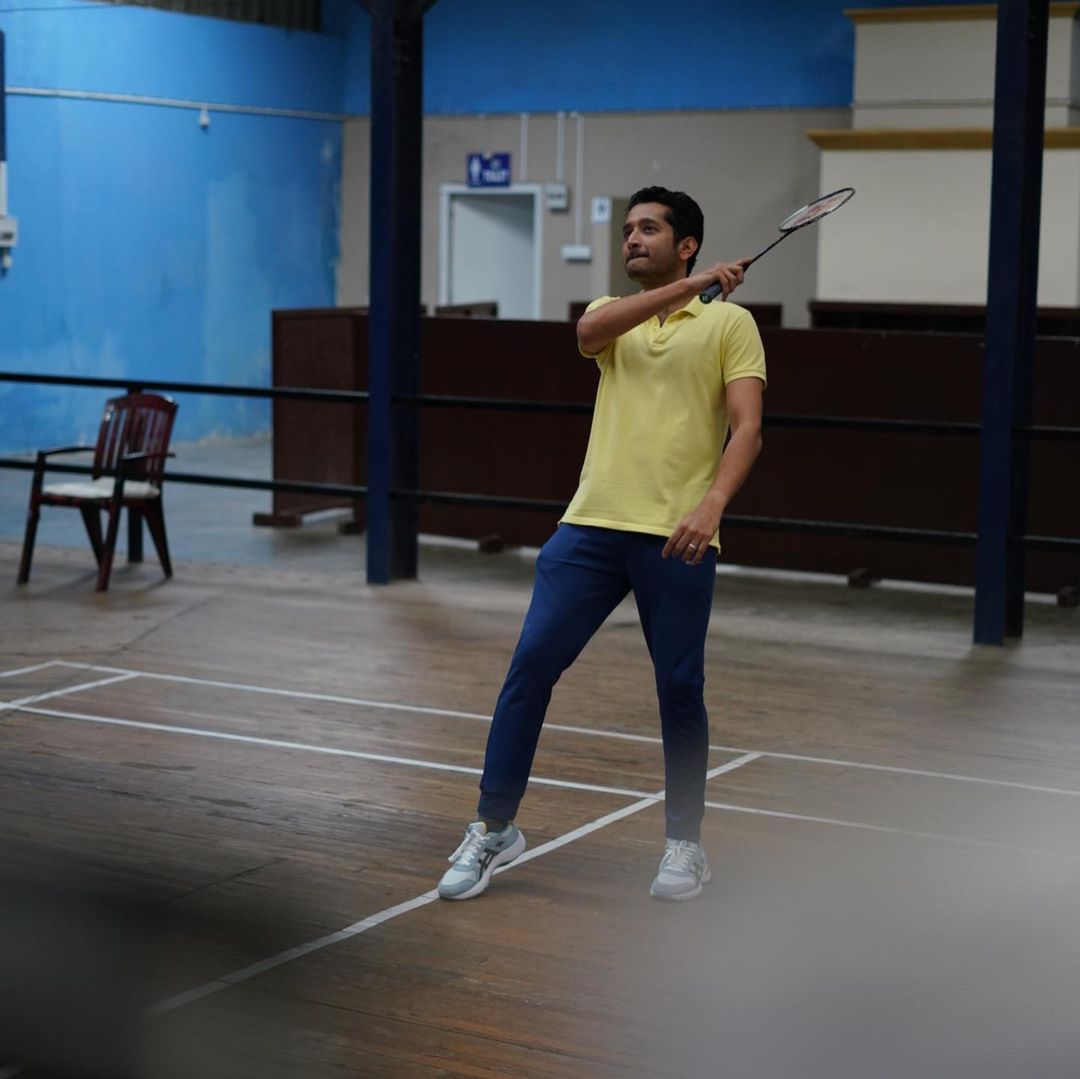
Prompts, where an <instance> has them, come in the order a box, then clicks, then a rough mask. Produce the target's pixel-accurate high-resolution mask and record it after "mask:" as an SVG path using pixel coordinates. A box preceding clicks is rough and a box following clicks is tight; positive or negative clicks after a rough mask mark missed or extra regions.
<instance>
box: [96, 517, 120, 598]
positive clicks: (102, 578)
mask: <svg viewBox="0 0 1080 1079" xmlns="http://www.w3.org/2000/svg"><path fill="white" fill-rule="evenodd" d="M107 512H108V514H109V524H108V527H107V528H106V531H105V543H104V544H103V545H102V548H101V562H100V563H99V564H98V577H97V591H98V592H104V591H105V590H106V589H107V588H108V587H109V576H110V574H111V573H112V564H113V554H114V553H115V552H116V533H117V532H118V531H119V530H120V504H119V503H118V502H110V503H109V505H108V511H107Z"/></svg>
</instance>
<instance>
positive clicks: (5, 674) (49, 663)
mask: <svg viewBox="0 0 1080 1079" xmlns="http://www.w3.org/2000/svg"><path fill="white" fill-rule="evenodd" d="M67 666H69V664H67V663H65V662H64V661H63V660H62V659H50V660H46V661H45V662H44V663H35V664H34V665H33V667H16V668H15V669H14V670H11V671H0V678H14V677H15V675H17V674H33V673H34V672H35V671H43V670H45V668H46V667H67ZM0 1079H4V1073H3V1072H0Z"/></svg>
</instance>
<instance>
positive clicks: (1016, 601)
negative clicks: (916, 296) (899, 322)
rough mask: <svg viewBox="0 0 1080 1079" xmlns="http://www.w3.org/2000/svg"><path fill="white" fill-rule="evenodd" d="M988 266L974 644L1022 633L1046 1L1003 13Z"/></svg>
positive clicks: (1013, 3)
mask: <svg viewBox="0 0 1080 1079" xmlns="http://www.w3.org/2000/svg"><path fill="white" fill-rule="evenodd" d="M997 18H998V24H997V73H996V77H995V84H994V157H993V180H992V187H991V202H990V265H989V284H988V288H987V297H986V304H987V310H986V355H985V358H984V361H983V388H982V443H981V448H980V465H979V525H978V527H979V537H978V544H977V546H976V555H975V642H976V643H977V644H1002V643H1004V639H1005V637H1006V636H1009V637H1019V636H1020V635H1021V634H1022V633H1023V627H1024V549H1023V545H1022V543H1021V537H1022V536H1023V535H1024V532H1025V530H1026V527H1027V501H1028V499H1027V493H1028V446H1027V439H1026V438H1024V437H1022V436H1021V437H1019V438H1018V437H1016V436H1014V434H1013V429H1014V427H1017V426H1022V425H1026V424H1027V423H1029V422H1030V411H1031V380H1032V376H1031V369H1032V362H1033V356H1034V350H1035V314H1036V289H1037V285H1038V269H1039V208H1040V199H1041V194H1042V157H1043V125H1044V120H1043V115H1044V110H1045V105H1046V39H1047V24H1048V19H1049V3H1048V0H1001V2H1000V3H999V4H998V16H997Z"/></svg>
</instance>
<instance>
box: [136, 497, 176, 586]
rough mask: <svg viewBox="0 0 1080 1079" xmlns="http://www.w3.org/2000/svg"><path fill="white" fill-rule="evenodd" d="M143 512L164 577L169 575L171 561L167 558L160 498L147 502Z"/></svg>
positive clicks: (167, 549) (162, 508)
mask: <svg viewBox="0 0 1080 1079" xmlns="http://www.w3.org/2000/svg"><path fill="white" fill-rule="evenodd" d="M143 512H144V513H145V514H146V527H147V528H148V529H149V530H150V538H151V539H152V540H153V541H154V546H155V547H156V548H157V553H158V558H159V559H161V568H162V569H163V570H164V571H165V576H166V577H171V576H172V562H171V561H170V560H169V541H168V539H167V538H166V536H165V509H164V507H163V506H162V504H161V498H160V497H158V498H156V499H155V500H154V501H153V502H147V503H146V508H145V510H144V511H143Z"/></svg>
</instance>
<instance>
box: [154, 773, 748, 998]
mask: <svg viewBox="0 0 1080 1079" xmlns="http://www.w3.org/2000/svg"><path fill="white" fill-rule="evenodd" d="M757 759H758V755H757V754H756V753H747V754H745V755H744V756H742V757H738V758H736V759H735V760H733V761H727V762H726V763H724V764H722V765H719V766H718V767H716V768H712V769H710V770H709V771H708V772H707V773H706V780H709V779H714V778H716V776H718V775H723V774H724V773H725V772H733V771H735V769H736V768H742V767H743V766H744V765H746V764H751V763H752V762H753V761H755V760H757ZM663 798H664V792H663V791H662V790H661V791H658V792H657V793H656V794H646V795H644V796H643V797H641V798H639V799H638V800H637V801H635V802H631V803H630V804H629V805H626V806H622V807H621V808H619V809H616V810H613V811H612V812H611V813H606V814H604V816H602V817H597V818H596V819H595V820H592V821H588V822H586V823H585V824H582V825H579V826H578V827H577V828H572V829H571V830H570V831H569V832H564V833H563V834H562V835H561V836H556V838H555V839H549V840H548V841H547V842H546V843H541V844H540V846H538V847H533V848H532V849H530V850H526V851H525V852H524V853H523V854H522V855H521V856H520V857H518V858H515V859H514V861H512V862H510V863H509V864H508V865H502V866H499V867H498V868H496V869H495V871H494V872H495V873H503V872H506V871H509V870H511V869H514V868H515V867H516V866H519V865H525V864H526V863H528V862H530V861H532V860H533V859H534V858H540V857H542V856H543V855H545V854H550V853H551V851H553V850H558V849H559V848H560V847H565V846H566V845H567V844H569V843H573V842H575V841H576V840H578V839H582V838H584V837H585V836H587V835H591V834H592V833H593V832H597V831H599V830H600V829H601V828H606V827H607V826H608V825H609V824H614V823H615V822H616V821H620V820H623V819H625V818H626V817H630V816H633V815H634V814H635V813H640V812H641V811H642V810H643V809H648V808H650V807H651V806H654V805H658V804H659V803H660V802H661V801H663ZM438 898H439V893H438V891H437V890H436V889H434V888H432V889H429V890H428V891H426V892H422V893H421V894H420V895H418V896H414V897H413V898H412V899H407V900H405V901H404V902H402V903H397V904H395V905H394V906H392V907H387V908H386V909H385V910H381V911H378V912H377V913H375V914H369V915H368V916H367V917H366V918H361V919H360V920H359V921H356V922H353V923H352V925H347V926H345V928H344V929H339V930H337V932H335V933H328V934H326V935H325V936H322V937H317V938H316V939H314V940H310V941H307V942H306V943H304V944H298V945H295V946H294V947H292V948H287V949H286V950H284V951H281V952H278V953H277V954H275V955H272V956H269V957H268V958H266V959H263V960H260V961H259V962H256V963H251V964H249V965H248V966H246V967H241V968H240V969H239V970H235V971H233V972H232V973H230V974H225V975H222V977H220V978H215V979H213V980H212V981H209V982H206V983H204V984H203V985H200V986H196V987H195V988H194V989H189V990H187V991H186V992H184V993H177V994H176V995H175V996H172V997H168V998H166V999H165V1000H163V1001H159V1002H158V1003H157V1004H155V1005H153V1006H152V1007H151V1008H150V1014H151V1015H162V1014H164V1013H166V1012H171V1011H175V1010H176V1009H178V1008H182V1007H184V1005H185V1004H191V1003H193V1002H194V1001H196V1000H201V999H202V998H203V997H207V996H210V995H211V994H213V993H218V992H221V990H223V989H228V988H229V987H230V986H233V985H238V984H240V983H241V982H246V981H248V980H250V979H251V978H254V977H256V976H258V975H259V974H263V973H265V972H266V971H268V970H273V969H274V968H275V967H280V966H283V965H284V964H285V963H290V962H292V960H294V959H299V958H301V957H303V956H305V955H311V954H312V953H313V952H317V951H321V950H322V949H323V948H328V947H330V946H331V945H333V944H338V943H340V942H341V941H344V940H351V939H352V938H353V937H357V936H359V935H360V934H361V933H366V932H367V931H368V930H370V929H374V928H376V927H377V926H380V925H382V924H384V923H385V922H388V921H391V920H392V919H394V918H397V917H399V916H400V915H402V914H408V913H409V912H411V911H414V910H418V909H419V908H420V907H425V906H427V905H428V904H429V903H433V902H435V901H436V900H437V899H438Z"/></svg>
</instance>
